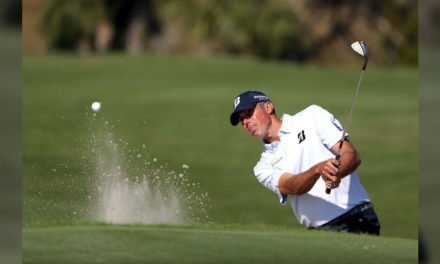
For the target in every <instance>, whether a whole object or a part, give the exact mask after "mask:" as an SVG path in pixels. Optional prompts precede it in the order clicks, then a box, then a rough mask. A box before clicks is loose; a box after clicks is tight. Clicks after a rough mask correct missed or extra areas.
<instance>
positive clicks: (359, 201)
mask: <svg viewBox="0 0 440 264" xmlns="http://www.w3.org/2000/svg"><path fill="white" fill-rule="evenodd" d="M355 43H358V44H355ZM355 43H353V44H352V48H353V49H354V50H355V51H356V52H358V53H359V54H361V55H362V56H364V57H366V61H365V63H364V67H363V68H362V74H361V79H362V75H363V73H364V70H365V67H366V62H367V59H368V50H367V47H366V44H365V43H364V42H363V41H362V42H355ZM359 51H360V52H359ZM360 81H361V80H359V83H358V86H357V89H356V93H355V96H354V97H353V101H352V106H351V109H350V113H349V117H348V118H347V123H346V126H345V130H344V128H342V126H341V124H340V123H339V121H338V120H336V119H335V118H334V117H333V115H332V114H331V113H329V112H328V111H327V110H325V109H323V108H321V107H320V106H317V105H311V106H309V107H307V108H306V109H304V110H302V111H300V112H299V113H297V114H295V115H293V116H291V115H288V114H284V115H283V116H282V117H281V119H280V118H278V117H277V116H276V115H275V108H274V105H273V104H272V102H271V100H270V99H269V98H268V97H267V96H266V95H265V94H264V93H262V92H258V91H247V92H244V93H242V94H240V95H238V96H237V97H236V98H235V100H234V111H233V112H232V114H231V116H230V122H231V124H232V125H233V126H235V125H237V124H238V123H241V125H242V127H243V129H244V130H245V131H246V132H247V133H249V134H250V135H251V136H253V137H255V138H258V139H261V140H263V144H264V150H263V153H262V154H261V159H260V161H259V162H258V163H257V165H256V166H255V167H254V173H255V176H256V177H257V179H258V181H259V182H260V183H261V184H262V185H263V186H265V187H267V188H268V189H270V190H272V191H273V192H275V193H276V194H277V195H278V198H279V200H280V203H281V204H285V203H286V201H287V198H288V197H289V198H290V204H291V207H292V209H293V211H294V213H295V215H296V217H297V219H298V221H299V222H300V223H301V224H302V225H304V226H307V227H308V228H310V229H324V230H335V231H340V230H345V231H347V232H349V233H369V234H374V235H379V232H380V223H379V220H378V218H377V215H376V213H375V211H374V209H373V205H372V204H371V202H370V198H369V197H368V195H367V193H366V192H365V190H364V188H363V186H362V185H361V183H360V181H359V178H358V176H357V173H356V169H357V167H358V166H359V164H360V157H359V155H358V153H357V151H356V150H355V148H354V147H353V145H352V144H351V143H350V142H349V140H348V135H347V134H346V129H347V127H348V123H349V119H350V117H351V112H352V111H353V105H354V102H355V99H356V96H357V92H358V90H359V86H360ZM341 134H342V137H341ZM330 190H331V191H330Z"/></svg>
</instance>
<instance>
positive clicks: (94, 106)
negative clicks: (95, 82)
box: [92, 102, 101, 112]
mask: <svg viewBox="0 0 440 264" xmlns="http://www.w3.org/2000/svg"><path fill="white" fill-rule="evenodd" d="M92 110H93V111H95V112H99V110H101V103H100V102H93V104H92Z"/></svg>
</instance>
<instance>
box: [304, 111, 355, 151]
mask: <svg viewBox="0 0 440 264" xmlns="http://www.w3.org/2000/svg"><path fill="white" fill-rule="evenodd" d="M311 108H312V112H313V115H314V120H315V125H316V128H317V132H318V135H319V137H320V138H321V140H322V143H323V144H324V145H325V146H326V147H327V148H328V149H331V148H332V147H333V146H334V145H335V144H336V143H338V141H340V140H341V138H342V133H343V128H342V125H341V123H340V122H339V121H338V120H337V119H336V118H335V117H334V116H333V115H332V114H331V113H330V112H328V111H327V110H325V109H324V108H322V107H320V106H317V105H313V106H311ZM345 138H348V134H346V135H345Z"/></svg>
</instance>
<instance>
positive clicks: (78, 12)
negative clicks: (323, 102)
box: [42, 0, 418, 64]
mask: <svg viewBox="0 0 440 264" xmlns="http://www.w3.org/2000/svg"><path fill="white" fill-rule="evenodd" d="M46 3H47V4H46V6H45V8H44V11H43V16H42V18H43V19H42V21H43V23H42V25H43V28H44V29H45V32H46V36H47V39H48V41H49V44H50V47H51V48H60V49H74V48H78V47H89V48H88V49H95V50H97V51H107V50H110V49H112V50H115V49H116V50H117V49H125V50H127V51H129V52H132V53H139V52H142V51H144V50H152V51H155V52H196V53H208V54H209V53H227V54H246V55H251V56H257V57H261V58H266V59H276V60H292V61H297V62H306V61H313V62H321V63H322V62H324V63H325V62H332V63H338V62H347V61H350V60H354V59H355V58H354V57H353V56H352V54H351V53H349V52H346V50H345V48H344V47H346V46H347V45H348V43H351V42H352V41H354V40H358V39H363V40H366V41H367V43H368V45H369V47H371V50H372V51H374V54H375V56H374V57H372V62H375V63H409V64H416V63H417V55H418V51H417V44H418V23H417V22H418V21H417V20H418V12H417V4H418V2H417V1H415V0H389V1H385V2H384V1H381V0H371V1H367V0H360V1H349V0H331V1H328V0H296V1H290V0H241V1H221V0H188V1H181V0H144V1H142V0H126V1H124V0H89V1H87V0H47V1H46ZM86 49H87V48H86Z"/></svg>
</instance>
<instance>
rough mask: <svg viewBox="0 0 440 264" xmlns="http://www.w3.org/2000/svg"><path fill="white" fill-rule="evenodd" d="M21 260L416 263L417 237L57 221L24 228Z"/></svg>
mask: <svg viewBox="0 0 440 264" xmlns="http://www.w3.org/2000/svg"><path fill="white" fill-rule="evenodd" d="M23 259H24V263H46V264H50V263H64V264H70V263H121V264H122V263H319V262H322V261H323V260H325V262H326V263H399V264H403V263H416V262H417V241H416V240H410V239H395V238H377V237H369V236H358V235H348V234H342V233H328V232H322V231H321V232H319V231H316V232H312V231H304V230H291V229H287V230H282V229H281V228H272V229H271V228H268V227H265V228H264V227H261V226H253V227H252V226H250V227H239V226H235V227H221V226H210V227H209V228H207V227H204V228H203V227H202V228H200V227H199V228H195V227H172V226H170V227H160V226H150V227H144V226H99V225H98V226H96V225H95V226H94V225H92V226H57V227H43V228H28V229H24V231H23Z"/></svg>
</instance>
